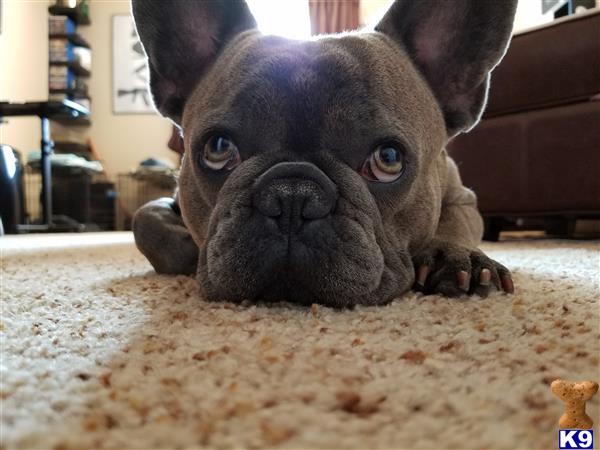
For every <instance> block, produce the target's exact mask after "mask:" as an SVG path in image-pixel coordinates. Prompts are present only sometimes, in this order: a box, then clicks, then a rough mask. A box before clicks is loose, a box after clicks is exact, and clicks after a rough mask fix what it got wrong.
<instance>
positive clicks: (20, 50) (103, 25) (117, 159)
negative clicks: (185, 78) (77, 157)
mask: <svg viewBox="0 0 600 450" xmlns="http://www.w3.org/2000/svg"><path fill="white" fill-rule="evenodd" d="M50 3H54V2H50V1H49V0H3V5H2V6H3V11H2V22H3V24H2V34H1V35H0V66H1V70H0V100H11V101H16V100H20V101H27V100H30V101H31V100H46V99H47V98H48V5H49V4H50ZM128 13H129V2H128V1H127V0H109V1H106V0H91V1H90V17H91V21H92V24H91V25H88V26H81V27H79V30H78V32H79V33H80V34H82V35H83V36H84V37H85V39H86V40H87V41H88V42H89V43H90V45H91V47H92V76H91V77H90V78H89V79H88V85H89V93H90V96H91V98H92V126H91V127H62V126H60V125H58V124H54V123H53V124H52V128H51V130H52V138H53V139H54V140H61V139H65V138H66V139H74V140H78V141H83V142H85V139H86V138H91V140H92V142H93V144H94V145H95V147H96V149H97V151H98V153H99V155H100V157H101V159H102V162H103V164H104V166H105V169H106V170H107V172H108V175H109V176H110V177H111V178H114V177H115V176H116V174H117V173H122V172H127V171H128V170H130V169H131V168H134V167H135V166H137V164H138V163H139V161H141V160H142V159H144V158H147V157H149V156H154V157H159V158H164V159H169V160H171V161H173V162H176V161H177V160H178V158H177V156H176V155H175V153H173V152H171V151H170V150H169V149H168V148H167V145H166V143H167V141H168V139H169V136H170V131H171V125H170V122H168V121H167V120H166V119H163V118H161V117H159V116H157V115H122V114H120V115H114V114H113V113H112V100H111V77H112V74H111V68H112V62H111V56H112V55H111V52H112V51H111V25H112V21H111V18H112V16H113V15H114V14H128ZM39 141H40V123H39V120H38V119H37V118H10V120H9V123H8V124H5V125H2V126H0V142H2V143H5V144H10V145H12V146H14V147H16V148H17V149H19V150H21V151H22V152H23V153H25V154H26V153H27V152H28V151H29V150H31V149H38V148H39Z"/></svg>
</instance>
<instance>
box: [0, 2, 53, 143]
mask: <svg viewBox="0 0 600 450" xmlns="http://www.w3.org/2000/svg"><path fill="white" fill-rule="evenodd" d="M47 98H48V4H47V2H45V1H27V0H3V2H2V34H0V101H4V100H12V101H33V100H46V99H47ZM7 120H8V121H9V124H5V125H0V143H3V144H10V145H12V146H14V147H15V148H17V149H19V150H21V151H23V152H25V151H28V150H30V149H33V148H39V147H40V139H41V132H40V121H39V119H37V118H35V117H19V118H7Z"/></svg>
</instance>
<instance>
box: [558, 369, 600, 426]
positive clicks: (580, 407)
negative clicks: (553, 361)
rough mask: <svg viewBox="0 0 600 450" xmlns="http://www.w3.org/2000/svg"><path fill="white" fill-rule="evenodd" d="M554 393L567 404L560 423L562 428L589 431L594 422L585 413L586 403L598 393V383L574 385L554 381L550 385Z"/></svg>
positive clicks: (585, 382)
mask: <svg viewBox="0 0 600 450" xmlns="http://www.w3.org/2000/svg"><path fill="white" fill-rule="evenodd" d="M550 389H551V390H552V393H554V395H556V396H557V397H558V398H560V399H561V400H562V401H563V402H564V404H565V412H564V414H563V415H562V416H560V419H559V421H558V426H559V427H560V428H563V429H564V428H568V429H578V430H589V429H590V428H592V425H594V422H593V421H592V419H591V418H590V416H588V415H587V414H586V413H585V402H587V401H588V400H589V399H590V398H592V397H593V396H594V394H595V393H596V392H597V391H598V383H596V382H594V381H582V382H581V383H574V382H570V381H565V380H560V379H559V380H554V381H553V382H552V384H551V385H550Z"/></svg>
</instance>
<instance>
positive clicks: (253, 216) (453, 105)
mask: <svg viewBox="0 0 600 450" xmlns="http://www.w3.org/2000/svg"><path fill="white" fill-rule="evenodd" d="M516 3H517V0H444V1H440V0H397V1H396V2H395V3H394V4H393V5H392V6H391V7H390V9H389V11H388V12H387V13H386V15H385V16H384V18H383V19H382V20H381V22H380V23H379V24H378V25H377V26H376V27H375V30H373V31H359V32H351V33H344V34H340V35H332V36H322V37H318V38H316V39H314V40H310V41H293V40H287V39H284V38H280V37H275V36H263V35H261V34H260V33H259V32H258V31H257V30H256V29H255V26H256V24H255V21H254V18H253V17H252V15H251V13H250V10H249V9H248V7H247V5H246V3H245V2H243V1H238V0H214V1H213V0H210V1H192V0H190V1H177V0H161V1H150V0H133V2H132V10H133V15H134V18H135V22H136V27H137V30H138V33H139V35H140V38H141V41H142V43H143V45H144V49H145V51H146V54H147V57H148V65H149V69H150V88H151V92H152V95H153V98H154V101H155V104H156V107H157V109H158V110H159V111H160V112H161V113H162V114H163V115H164V116H166V117H169V118H170V119H171V120H172V121H173V122H175V123H176V124H177V125H179V126H180V127H181V130H182V135H183V138H184V144H185V155H184V157H183V162H182V167H181V175H180V179H179V188H178V193H177V195H176V198H175V199H174V200H173V199H160V200H157V201H154V202H151V203H149V204H147V205H145V206H143V207H142V208H141V209H140V210H139V211H138V212H137V213H136V216H135V218H134V226H133V228H134V234H135V240H136V243H137V246H138V248H139V249H140V251H141V252H142V253H143V254H144V255H145V256H146V257H147V258H148V259H149V261H150V262H151V263H152V265H153V266H154V268H155V269H156V271H157V272H160V273H182V274H192V273H195V274H196V277H197V279H198V282H199V284H200V286H201V289H202V291H203V294H204V296H205V297H206V298H207V299H213V300H219V299H222V300H230V301H242V300H259V299H260V300H266V301H276V300H288V301H292V302H297V303H302V304H311V303H321V304H325V305H329V306H334V307H346V306H352V305H356V304H364V305H376V304H384V303H386V302H389V301H391V300H392V299H393V298H395V297H397V296H399V295H400V294H402V293H403V292H406V291H407V290H409V289H410V288H411V287H414V288H416V289H419V290H422V291H424V292H426V293H441V294H444V295H448V296H459V295H463V294H478V295H482V296H485V295H487V294H488V292H489V291H490V290H491V289H503V290H504V291H506V292H512V291H513V285H512V280H511V277H510V273H509V271H508V270H507V269H506V268H505V267H503V266H502V265H500V264H499V263H497V262H495V261H493V260H492V259H490V258H488V257H487V256H486V255H484V254H483V253H482V252H481V251H480V250H478V249H477V246H478V244H479V242H480V239H481V236H482V229H483V227H482V220H481V217H480V215H479V213H478V211H477V205H476V197H475V195H474V193H473V192H472V191H470V190H469V189H467V188H465V187H464V186H463V185H462V182H461V180H460V176H459V173H458V170H457V167H456V165H455V163H454V162H453V161H452V159H450V158H449V157H448V155H447V153H446V150H445V146H446V144H447V142H448V141H449V139H451V138H452V137H453V136H455V135H456V134H457V133H460V132H463V131H466V130H469V129H470V128H472V127H473V126H474V125H475V124H476V123H477V122H478V120H479V117H480V115H481V113H482V110H483V108H484V106H485V101H486V95H487V89H488V84H489V73H490V71H491V70H492V69H493V68H494V67H495V66H496V65H497V64H498V62H499V61H500V59H501V58H502V56H503V55H504V52H505V51H506V48H507V46H508V42H509V40H510V34H511V30H512V22H513V18H514V13H515V9H516ZM215 133H218V134H220V135H221V134H225V135H227V136H229V137H230V138H231V139H232V140H233V141H234V142H235V144H236V145H237V148H238V149H239V154H240V156H241V158H242V162H241V164H239V165H238V166H237V167H235V169H233V170H231V171H228V172H224V171H213V170H210V169H208V168H207V167H205V166H203V165H202V164H200V163H199V160H200V158H201V157H202V154H203V151H204V150H203V149H204V146H205V145H206V143H207V140H208V139H210V136H214V134H215ZM382 142H386V143H388V142H392V143H394V145H396V146H398V147H401V148H402V151H403V152H404V158H405V160H404V165H405V169H404V172H403V173H402V176H401V177H400V178H399V179H398V180H396V181H394V182H391V183H379V182H374V181H368V180H367V179H365V178H364V177H362V176H361V174H360V173H359V172H360V168H361V167H362V164H363V162H364V161H365V160H366V159H367V158H368V157H369V155H370V154H371V152H373V151H374V148H375V147H376V146H377V145H378V144H380V143H382ZM265 180H266V181H265ZM261 202H262V203H261ZM265 202H266V203H265ZM265 205H267V206H265ZM273 205H275V206H273ZM277 205H278V206H277ZM265 208H267V210H268V208H271V209H272V208H275V209H277V208H279V209H277V210H278V211H279V212H277V214H274V215H272V214H269V213H267V214H265V213H264V211H265ZM311 208H312V209H311ZM298 211H300V212H298ZM311 211H318V212H316V213H312V212H311ZM319 211H320V212H319ZM311 214H312V215H311Z"/></svg>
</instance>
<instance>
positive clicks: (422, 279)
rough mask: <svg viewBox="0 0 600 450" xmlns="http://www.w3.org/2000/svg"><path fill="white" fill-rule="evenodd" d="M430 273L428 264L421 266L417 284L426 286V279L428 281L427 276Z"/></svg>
mask: <svg viewBox="0 0 600 450" xmlns="http://www.w3.org/2000/svg"><path fill="white" fill-rule="evenodd" d="M428 275H429V267H428V266H420V267H419V269H418V270H417V284H418V285H419V286H421V287H425V281H427V276H428Z"/></svg>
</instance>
